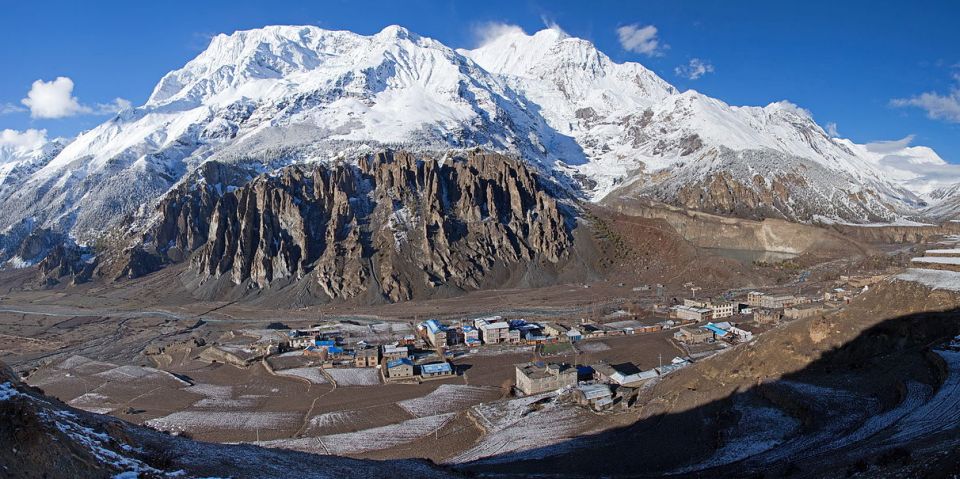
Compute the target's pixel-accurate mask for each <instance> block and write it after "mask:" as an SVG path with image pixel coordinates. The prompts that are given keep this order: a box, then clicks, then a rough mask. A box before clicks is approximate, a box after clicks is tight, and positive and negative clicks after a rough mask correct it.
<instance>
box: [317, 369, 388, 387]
mask: <svg viewBox="0 0 960 479" xmlns="http://www.w3.org/2000/svg"><path fill="white" fill-rule="evenodd" d="M326 372H327V374H329V375H330V377H331V378H333V381H334V382H335V383H337V386H376V385H378V384H380V372H379V371H378V370H377V369H376V368H330V369H327V370H326Z"/></svg>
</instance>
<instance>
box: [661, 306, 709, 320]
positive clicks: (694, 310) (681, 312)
mask: <svg viewBox="0 0 960 479" xmlns="http://www.w3.org/2000/svg"><path fill="white" fill-rule="evenodd" d="M711 312H712V311H711V310H709V309H707V308H698V307H696V306H684V305H678V306H674V307H672V308H670V315H671V316H672V317H674V318H677V319H679V320H682V321H692V322H700V321H703V320H705V319H707V318H709V317H710V314H711Z"/></svg>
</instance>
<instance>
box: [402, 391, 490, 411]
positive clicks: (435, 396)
mask: <svg viewBox="0 0 960 479" xmlns="http://www.w3.org/2000/svg"><path fill="white" fill-rule="evenodd" d="M489 392H490V388H483V387H478V386H464V385H460V384H441V385H440V387H438V388H437V389H435V390H433V391H432V392H430V394H427V395H426V396H423V397H419V398H415V399H407V400H405V401H400V402H399V403H397V404H399V405H400V407H402V408H403V409H404V410H405V411H407V412H408V413H410V414H412V415H413V416H416V417H425V416H430V415H433V414H437V413H445V412H456V411H461V410H463V409H466V408H467V407H469V406H471V405H473V404H476V403H479V402H480V401H482V400H483V398H484V397H487V396H488V394H489Z"/></svg>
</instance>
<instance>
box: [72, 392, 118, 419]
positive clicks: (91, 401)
mask: <svg viewBox="0 0 960 479" xmlns="http://www.w3.org/2000/svg"><path fill="white" fill-rule="evenodd" d="M67 404H69V405H71V406H73V407H75V408H77V409H83V410H84V411H87V412H92V413H96V414H107V413H109V412H110V411H113V410H114V409H116V406H114V405H111V404H110V398H108V397H107V396H104V395H103V394H98V393H86V394H84V395H82V396H78V397H76V398H74V399H72V400H70V401H68V402H67Z"/></svg>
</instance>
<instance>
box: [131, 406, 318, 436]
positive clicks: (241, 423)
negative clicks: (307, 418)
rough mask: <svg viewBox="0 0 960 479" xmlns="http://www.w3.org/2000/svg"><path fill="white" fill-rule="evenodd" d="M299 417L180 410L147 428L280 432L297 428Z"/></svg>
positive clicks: (284, 414) (151, 423)
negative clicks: (269, 430)
mask: <svg viewBox="0 0 960 479" xmlns="http://www.w3.org/2000/svg"><path fill="white" fill-rule="evenodd" d="M299 419H300V415H299V414H297V413H290V412H247V411H232V412H218V411H179V412H175V413H173V414H169V415H167V416H163V417H158V418H156V419H151V420H149V421H147V422H146V424H147V425H149V426H152V427H154V428H157V429H161V430H164V431H188V432H190V431H199V430H210V429H214V430H244V429H246V430H249V429H279V428H282V427H287V426H294V425H296V423H297V421H298V420H299Z"/></svg>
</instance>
